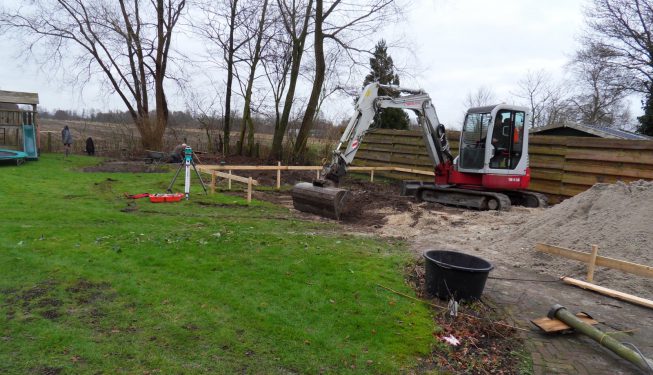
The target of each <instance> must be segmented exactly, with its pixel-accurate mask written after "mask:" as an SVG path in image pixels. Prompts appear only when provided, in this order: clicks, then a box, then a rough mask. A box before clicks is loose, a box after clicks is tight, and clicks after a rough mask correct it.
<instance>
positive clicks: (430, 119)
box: [316, 83, 453, 186]
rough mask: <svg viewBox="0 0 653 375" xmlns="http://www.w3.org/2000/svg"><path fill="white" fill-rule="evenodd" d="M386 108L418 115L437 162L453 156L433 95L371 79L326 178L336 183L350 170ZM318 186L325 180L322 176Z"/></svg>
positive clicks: (429, 151) (328, 167)
mask: <svg viewBox="0 0 653 375" xmlns="http://www.w3.org/2000/svg"><path fill="white" fill-rule="evenodd" d="M380 90H383V91H386V92H392V93H395V94H399V96H397V97H392V96H379V91H380ZM385 108H400V109H406V110H411V111H413V112H414V113H415V114H416V115H417V121H418V123H419V125H420V127H421V129H422V132H423V137H424V143H425V144H426V149H427V151H428V154H429V156H430V157H431V160H432V161H433V165H434V166H436V167H437V166H439V165H441V164H443V163H446V162H450V161H451V160H452V159H453V158H452V156H451V153H450V152H449V142H448V141H447V137H446V134H445V128H444V125H442V124H441V123H440V122H439V120H438V116H437V113H436V112H435V107H433V104H432V103H431V98H430V97H429V96H428V94H426V93H424V91H422V90H414V89H407V88H402V87H398V86H392V85H381V84H379V83H371V84H369V85H367V86H366V87H365V88H364V89H363V92H362V95H361V96H360V98H359V99H358V101H357V103H356V108H355V111H354V115H353V116H352V117H351V119H350V120H349V123H348V124H347V127H346V128H345V131H344V132H343V134H342V136H341V137H340V141H339V142H338V145H337V146H336V148H335V150H334V151H333V157H332V160H331V163H330V164H327V165H326V166H325V168H324V170H323V171H322V178H324V179H326V180H330V181H332V182H333V183H335V184H336V185H337V184H338V182H339V180H340V178H341V177H342V176H344V175H345V174H346V173H347V166H349V165H350V164H351V163H352V161H353V160H354V157H355V156H356V152H357V151H358V149H359V147H360V145H361V143H362V142H363V138H364V136H365V134H367V132H369V130H370V126H371V125H372V123H373V121H374V117H375V116H376V114H377V113H378V112H379V111H381V110H383V109H385ZM316 184H317V185H318V186H322V185H324V181H323V180H322V181H320V180H318V181H317V182H316Z"/></svg>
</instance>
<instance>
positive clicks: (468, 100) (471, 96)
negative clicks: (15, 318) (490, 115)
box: [465, 86, 497, 108]
mask: <svg viewBox="0 0 653 375" xmlns="http://www.w3.org/2000/svg"><path fill="white" fill-rule="evenodd" d="M496 100H497V99H496V95H495V94H494V91H492V89H490V88H489V87H486V86H481V87H479V88H477V89H476V90H475V91H470V92H468V93H467V97H465V107H466V108H473V107H483V106H486V105H491V104H493V103H494V102H495V101H496Z"/></svg>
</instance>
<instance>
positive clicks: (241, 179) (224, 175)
mask: <svg viewBox="0 0 653 375" xmlns="http://www.w3.org/2000/svg"><path fill="white" fill-rule="evenodd" d="M197 169H198V170H199V171H200V172H204V173H207V174H210V175H212V174H213V173H214V172H215V175H216V176H217V177H221V178H226V179H228V180H234V181H238V182H242V183H244V184H247V183H249V178H248V177H242V176H237V175H235V174H229V173H224V172H218V171H214V170H210V169H205V168H204V167H198V168H197ZM252 185H254V186H258V181H256V180H252Z"/></svg>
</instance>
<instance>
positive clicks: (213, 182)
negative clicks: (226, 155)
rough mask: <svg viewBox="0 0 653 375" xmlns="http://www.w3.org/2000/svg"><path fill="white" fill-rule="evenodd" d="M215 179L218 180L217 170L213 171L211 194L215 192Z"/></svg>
mask: <svg viewBox="0 0 653 375" xmlns="http://www.w3.org/2000/svg"><path fill="white" fill-rule="evenodd" d="M215 180H216V174H215V171H211V194H215Z"/></svg>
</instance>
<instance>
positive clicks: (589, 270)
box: [587, 245, 599, 283]
mask: <svg viewBox="0 0 653 375" xmlns="http://www.w3.org/2000/svg"><path fill="white" fill-rule="evenodd" d="M598 252H599V246H598V245H592V255H590V261H589V263H588V264H587V282H588V283H591V282H593V281H594V265H595V264H596V255H597V253H598Z"/></svg>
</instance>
